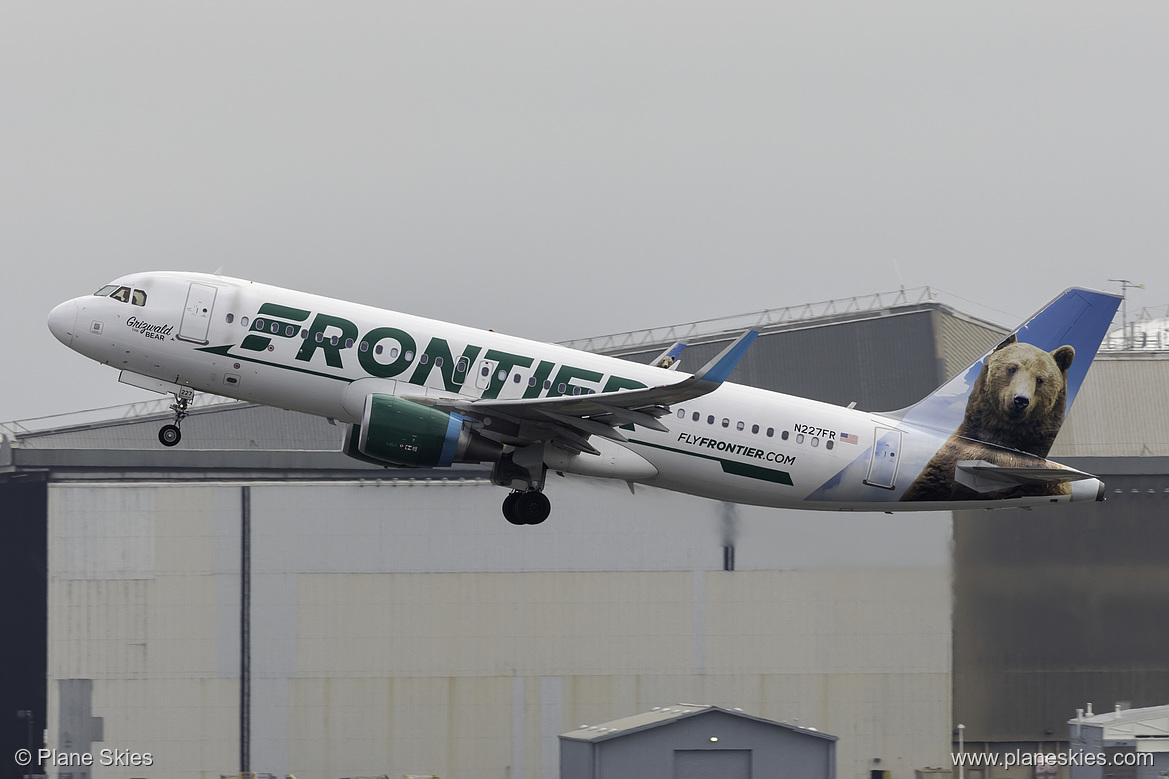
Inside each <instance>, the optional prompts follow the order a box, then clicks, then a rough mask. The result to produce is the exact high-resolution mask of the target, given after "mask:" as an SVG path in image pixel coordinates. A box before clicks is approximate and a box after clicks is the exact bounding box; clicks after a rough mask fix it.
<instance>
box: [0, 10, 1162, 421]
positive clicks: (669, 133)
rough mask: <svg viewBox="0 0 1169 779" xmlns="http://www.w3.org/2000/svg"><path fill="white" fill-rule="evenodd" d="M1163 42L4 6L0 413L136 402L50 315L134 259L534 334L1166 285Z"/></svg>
mask: <svg viewBox="0 0 1169 779" xmlns="http://www.w3.org/2000/svg"><path fill="white" fill-rule="evenodd" d="M1167 41H1169V4H1166V3H1164V2H1127V3H1123V4H1105V3H1100V2H1090V3H1078V2H1063V1H1061V2H1028V3H981V2H980V3H962V4H951V3H936V2H914V3H898V2H880V3H873V2H858V3H821V2H805V3H800V4H792V3H785V2H779V1H778V0H767V2H759V3H701V4H697V3H692V2H679V1H678V0H671V2H662V3H635V2H628V1H627V0H626V1H623V2H619V3H606V2H595V1H592V2H587V3H571V4H567V3H545V2H540V3H510V2H490V3H483V2H470V3H463V2H454V3H429V2H427V3H424V2H415V3H392V2H378V3H344V4H342V3H311V4H308V3H297V2H279V3H274V2H273V3H234V2H233V3H215V2H209V3H199V4H187V5H182V6H180V5H177V4H169V3H116V2H103V3H89V4H69V5H61V4H54V3H39V2H38V3H13V2H5V3H3V4H2V5H0V252H2V263H3V264H2V267H3V269H4V279H5V282H6V284H5V290H6V294H5V296H4V302H3V305H0V321H2V323H3V326H4V332H5V333H6V337H5V338H4V341H3V346H0V349H2V352H0V354H2V355H3V360H2V361H0V363H2V364H0V369H2V370H3V379H2V382H0V420H12V419H19V418H25V417H31V416H38V415H43V414H52V413H57V412H64V411H73V410H78V409H83V408H90V407H94V406H103V405H109V404H113V403H120V402H129V401H133V400H139V399H150V398H157V397H158V396H157V395H153V394H151V393H147V392H144V391H142V390H136V389H133V388H130V387H127V386H124V385H120V384H118V383H117V374H116V373H115V371H114V370H112V369H110V368H102V367H100V366H97V365H96V364H94V363H91V362H90V361H88V360H86V359H85V358H83V357H81V356H80V355H77V354H75V353H73V352H70V351H69V350H68V349H66V348H65V347H64V346H62V345H60V344H59V343H57V341H56V340H54V339H53V338H52V336H51V335H50V334H49V332H48V330H47V329H46V327H45V317H46V315H47V313H48V311H49V309H50V308H52V306H54V305H55V304H56V303H58V302H60V301H62V300H65V299H67V298H70V297H75V296H77V295H80V294H84V293H88V292H91V291H93V290H94V289H96V288H97V287H99V286H101V285H102V284H103V283H104V282H106V281H107V280H109V279H111V278H114V277H116V276H119V275H122V274H124V273H129V272H133V271H141V270H149V269H186V270H198V271H213V270H215V269H216V268H218V267H219V266H221V265H222V266H225V271H224V272H225V273H226V274H228V275H234V276H241V277H244V278H250V279H253V280H256V281H263V282H267V283H272V284H277V285H281V286H288V287H295V288H301V289H307V290H311V291H314V292H319V293H322V294H327V295H331V296H335V297H341V298H348V299H352V300H358V301H361V302H365V303H370V304H374V305H379V306H383V307H387V308H393V309H400V310H405V311H409V312H411V313H416V314H421V315H424V316H431V317H437V318H442V319H447V320H452V321H456V322H460V323H464V324H469V325H472V326H478V327H492V328H495V329H496V330H502V331H508V332H512V333H515V334H517V335H522V336H527V337H531V338H535V339H540V340H550V341H551V340H561V339H567V338H573V337H578V336H587V335H598V334H603V333H610V332H619V331H624V330H630V329H636V328H641V327H650V326H654V325H662V324H673V323H679V322H687V321H692V320H695V319H701V318H708V317H714V316H719V315H729V314H736V313H741V312H745V311H752V310H758V309H762V308H768V307H776V306H783V305H790V304H799V303H803V302H811V301H819V300H824V299H829V298H837V297H844V296H852V295H860V294H866V293H873V292H882V291H887V290H891V289H896V288H897V287H898V286H900V285H902V284H904V285H905V286H908V287H914V286H919V285H923V284H929V285H934V286H936V287H938V288H940V289H943V290H946V291H948V292H951V293H954V294H956V295H961V296H962V297H964V298H967V299H969V300H972V301H975V302H976V303H979V304H982V305H986V306H990V307H993V308H995V309H998V310H1000V311H1003V312H1006V313H1005V314H1004V315H1003V316H1001V317H1000V319H1001V320H1002V321H1004V322H1010V321H1013V320H1014V318H1016V317H1018V318H1021V317H1023V316H1025V315H1027V314H1029V313H1030V312H1031V311H1033V310H1034V309H1036V308H1038V307H1039V306H1041V305H1042V304H1043V303H1044V302H1046V301H1047V300H1048V299H1050V298H1051V297H1053V296H1054V295H1055V294H1056V293H1057V292H1058V291H1059V290H1061V289H1063V288H1064V287H1067V286H1071V285H1082V286H1090V287H1097V288H1108V289H1115V285H1109V284H1108V282H1107V279H1109V278H1114V277H1117V276H1124V277H1127V278H1131V279H1134V280H1137V281H1142V282H1145V283H1146V284H1147V285H1148V288H1147V289H1145V290H1138V291H1135V292H1133V293H1131V296H1130V301H1131V302H1130V308H1136V307H1139V306H1145V305H1148V306H1153V305H1160V304H1165V303H1169V263H1166V262H1165V258H1166V256H1167V254H1169V253H1167V251H1166V250H1167V249H1169V246H1167V244H1169V235H1167V222H1166V219H1167V215H1169V208H1167V206H1169V197H1167V196H1169V79H1167V78H1166V76H1167V74H1169V45H1167V43H1166V42H1167ZM971 310H974V309H971Z"/></svg>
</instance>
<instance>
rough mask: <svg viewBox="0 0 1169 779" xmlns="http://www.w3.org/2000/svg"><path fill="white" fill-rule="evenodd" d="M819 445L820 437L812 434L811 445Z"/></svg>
mask: <svg viewBox="0 0 1169 779" xmlns="http://www.w3.org/2000/svg"><path fill="white" fill-rule="evenodd" d="M819 445H820V439H819V438H817V437H816V436H812V446H819Z"/></svg>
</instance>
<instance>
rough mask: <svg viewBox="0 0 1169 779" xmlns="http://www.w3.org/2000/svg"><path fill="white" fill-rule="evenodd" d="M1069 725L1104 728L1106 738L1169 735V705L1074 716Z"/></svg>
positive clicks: (1121, 738) (1118, 738)
mask: <svg viewBox="0 0 1169 779" xmlns="http://www.w3.org/2000/svg"><path fill="white" fill-rule="evenodd" d="M1068 724H1069V725H1090V726H1093V727H1100V728H1103V729H1104V734H1103V738H1104V739H1105V740H1123V739H1132V738H1166V737H1169V706H1147V707H1145V708H1143V709H1122V710H1120V711H1106V712H1104V713H1103V714H1094V715H1092V716H1091V717H1083V718H1079V717H1074V718H1072V719H1070V720H1068Z"/></svg>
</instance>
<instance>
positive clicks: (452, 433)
mask: <svg viewBox="0 0 1169 779" xmlns="http://www.w3.org/2000/svg"><path fill="white" fill-rule="evenodd" d="M502 453H503V446H502V445H501V444H499V443H497V442H495V441H491V440H489V439H486V438H483V437H481V436H479V435H477V434H475V433H474V432H473V431H472V430H471V425H470V422H469V421H468V420H467V418H466V417H464V416H461V415H459V414H454V413H451V412H449V411H440V410H439V409H436V408H431V407H430V406H425V405H423V404H421V403H415V402H414V401H412V400H406V399H405V398H399V397H396V396H394V395H384V394H380V393H376V392H375V393H371V394H370V395H369V396H367V397H366V399H365V408H364V409H363V411H362V415H361V424H360V425H351V426H350V428H349V432H348V434H347V435H346V440H345V454H347V455H349V456H350V457H353V458H355V459H358V460H364V461H365V462H372V463H377V464H378V465H399V466H406V467H416V468H417V467H421V468H434V467H439V468H442V467H446V466H448V465H450V464H451V463H456V462H458V463H478V462H484V461H495V460H498V459H499V457H500V455H501V454H502Z"/></svg>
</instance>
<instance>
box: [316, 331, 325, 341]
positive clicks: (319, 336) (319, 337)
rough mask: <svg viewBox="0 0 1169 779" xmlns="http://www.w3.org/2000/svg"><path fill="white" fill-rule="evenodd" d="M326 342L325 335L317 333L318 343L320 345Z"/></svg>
mask: <svg viewBox="0 0 1169 779" xmlns="http://www.w3.org/2000/svg"><path fill="white" fill-rule="evenodd" d="M324 342H325V334H324V333H317V343H319V344H320V343H324Z"/></svg>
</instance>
